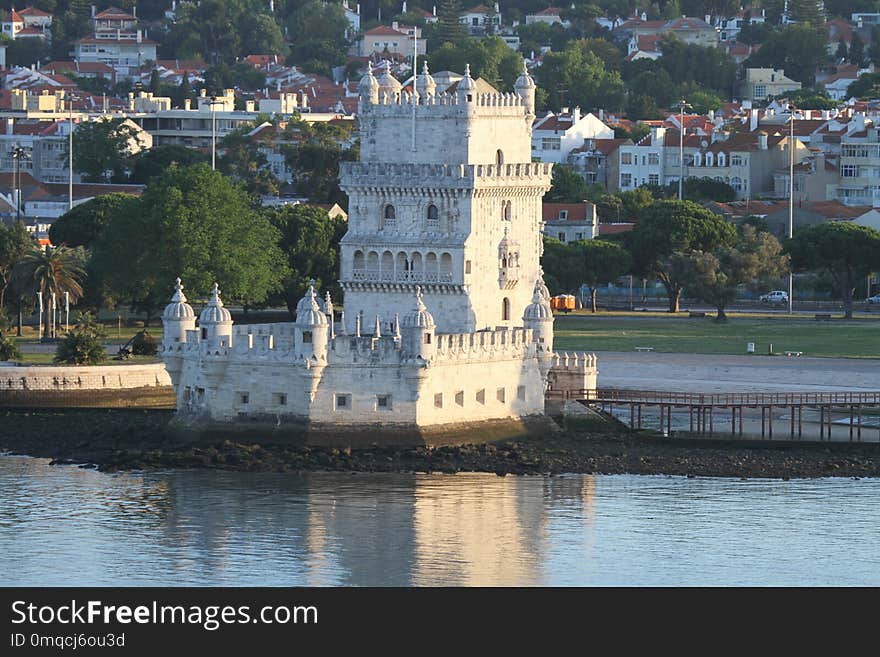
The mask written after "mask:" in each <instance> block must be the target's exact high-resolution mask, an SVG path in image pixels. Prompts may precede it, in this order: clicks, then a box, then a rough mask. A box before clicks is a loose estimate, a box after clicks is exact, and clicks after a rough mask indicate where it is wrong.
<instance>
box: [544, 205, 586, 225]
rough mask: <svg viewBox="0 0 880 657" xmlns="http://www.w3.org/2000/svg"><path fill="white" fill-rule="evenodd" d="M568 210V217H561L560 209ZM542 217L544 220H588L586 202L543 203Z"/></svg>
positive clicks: (582, 221) (581, 221) (574, 221)
mask: <svg viewBox="0 0 880 657" xmlns="http://www.w3.org/2000/svg"><path fill="white" fill-rule="evenodd" d="M560 210H567V211H568V216H567V218H566V219H560V218H559V211H560ZM541 218H542V219H543V220H544V221H571V222H573V223H584V222H586V220H587V206H586V204H584V203H542V204H541Z"/></svg>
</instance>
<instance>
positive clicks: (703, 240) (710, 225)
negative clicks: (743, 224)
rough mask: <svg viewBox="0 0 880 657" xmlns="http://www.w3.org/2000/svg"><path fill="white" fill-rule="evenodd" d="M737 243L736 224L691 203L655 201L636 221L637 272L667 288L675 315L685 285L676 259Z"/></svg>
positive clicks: (633, 234)
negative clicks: (655, 279) (682, 255)
mask: <svg viewBox="0 0 880 657" xmlns="http://www.w3.org/2000/svg"><path fill="white" fill-rule="evenodd" d="M735 240H736V228H735V227H734V226H733V224H730V223H728V222H727V221H725V220H724V219H722V218H721V217H719V216H718V215H716V214H714V213H712V212H711V211H709V210H707V209H706V208H703V207H700V206H699V205H697V204H696V203H693V202H692V201H656V202H655V203H653V204H652V205H650V206H648V207H647V208H646V209H645V210H644V211H643V212H642V213H641V216H640V217H639V219H638V221H637V222H636V225H635V228H634V229H633V232H632V237H631V250H632V255H633V262H634V266H635V269H636V271H638V272H639V273H641V274H643V275H645V276H648V275H653V276H656V277H657V279H658V280H659V281H660V282H661V283H662V284H663V287H665V288H666V293H667V296H668V298H669V312H671V313H676V312H678V309H679V301H680V299H681V291H682V287H683V285H684V282H683V281H682V280H681V278H679V275H680V273H681V272H680V270H678V269H677V268H676V267H674V261H673V256H674V255H675V254H685V255H687V254H690V253H693V252H695V251H707V252H711V251H713V250H714V249H716V248H718V247H720V246H722V245H728V246H729V245H732V244H733V243H734V241H735Z"/></svg>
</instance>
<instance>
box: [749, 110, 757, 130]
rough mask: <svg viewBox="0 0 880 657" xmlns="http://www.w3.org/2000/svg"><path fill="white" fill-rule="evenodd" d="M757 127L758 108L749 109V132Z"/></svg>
mask: <svg viewBox="0 0 880 657" xmlns="http://www.w3.org/2000/svg"><path fill="white" fill-rule="evenodd" d="M757 129H758V110H757V109H751V110H749V132H754V131H755V130H757Z"/></svg>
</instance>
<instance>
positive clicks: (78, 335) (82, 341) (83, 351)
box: [53, 313, 107, 365]
mask: <svg viewBox="0 0 880 657" xmlns="http://www.w3.org/2000/svg"><path fill="white" fill-rule="evenodd" d="M105 337H106V333H105V331H104V329H103V327H102V326H101V325H100V324H98V322H97V321H95V318H94V317H93V316H92V315H90V314H89V313H80V314H79V316H78V317H77V319H76V326H75V327H74V328H73V329H71V330H70V331H68V332H67V335H65V336H64V339H63V340H62V341H61V342H59V343H58V347H57V348H56V350H55V357H54V358H53V360H54V362H56V363H64V364H66V365H100V364H101V363H105V362H107V352H106V351H105V350H104V344H103V338H105Z"/></svg>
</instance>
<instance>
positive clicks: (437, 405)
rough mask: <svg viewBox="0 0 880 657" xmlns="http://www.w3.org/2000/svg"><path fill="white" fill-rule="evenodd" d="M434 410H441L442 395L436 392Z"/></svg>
mask: <svg viewBox="0 0 880 657" xmlns="http://www.w3.org/2000/svg"><path fill="white" fill-rule="evenodd" d="M434 408H443V393H442V392H438V393H437V394H436V395H434Z"/></svg>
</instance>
